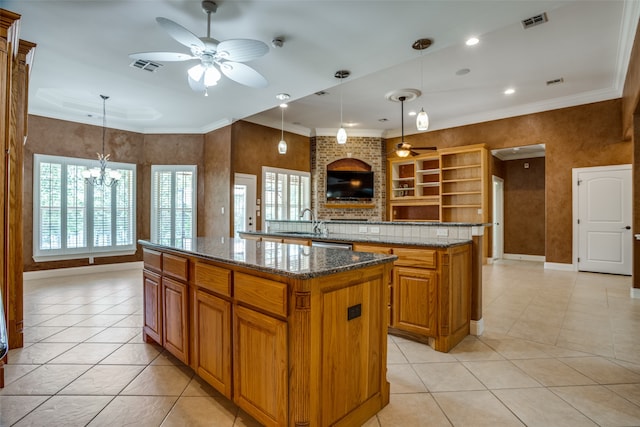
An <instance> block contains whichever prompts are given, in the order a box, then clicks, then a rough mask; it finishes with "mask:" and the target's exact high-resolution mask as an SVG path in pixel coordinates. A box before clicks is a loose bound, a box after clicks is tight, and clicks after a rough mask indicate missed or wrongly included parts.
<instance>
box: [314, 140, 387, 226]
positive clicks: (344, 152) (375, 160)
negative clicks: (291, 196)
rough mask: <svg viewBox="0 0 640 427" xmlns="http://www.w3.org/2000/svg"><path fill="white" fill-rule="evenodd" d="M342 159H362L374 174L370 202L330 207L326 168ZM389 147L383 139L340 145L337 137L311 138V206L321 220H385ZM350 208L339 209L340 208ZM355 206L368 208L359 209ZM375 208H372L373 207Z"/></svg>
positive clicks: (348, 141)
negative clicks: (387, 151) (387, 147)
mask: <svg viewBox="0 0 640 427" xmlns="http://www.w3.org/2000/svg"><path fill="white" fill-rule="evenodd" d="M343 158H354V159H358V160H362V161H363V162H365V163H367V164H369V165H370V166H371V170H372V171H373V172H374V187H375V188H374V198H373V199H372V200H371V201H370V202H369V201H352V202H345V203H338V202H331V203H329V206H327V197H326V185H327V184H326V178H327V165H328V164H329V163H332V162H334V161H336V160H339V159H343ZM386 158H387V156H386V145H385V141H384V139H382V138H376V137H353V136H350V137H349V138H348V140H347V143H346V144H344V145H338V143H337V142H336V138H335V136H316V137H313V138H311V183H312V184H311V185H312V188H311V204H312V208H313V209H314V210H315V211H316V212H317V215H318V218H320V219H336V220H349V219H357V220H361V221H362V220H372V221H382V220H384V219H386V218H385V216H386V215H385V212H386V185H385V183H386V181H387V170H386V169H387V165H386V161H385V159H386ZM341 204H342V205H349V207H339V206H340V205H341ZM354 205H363V206H365V205H366V206H367V207H363V208H358V207H355V208H354V207H353V206H354ZM371 205H373V207H370V206H371Z"/></svg>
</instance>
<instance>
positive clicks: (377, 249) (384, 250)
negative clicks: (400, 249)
mask: <svg viewBox="0 0 640 427" xmlns="http://www.w3.org/2000/svg"><path fill="white" fill-rule="evenodd" d="M353 250H354V251H356V252H373V253H374V254H385V255H389V254H391V248H388V247H386V246H377V245H363V244H360V243H354V244H353Z"/></svg>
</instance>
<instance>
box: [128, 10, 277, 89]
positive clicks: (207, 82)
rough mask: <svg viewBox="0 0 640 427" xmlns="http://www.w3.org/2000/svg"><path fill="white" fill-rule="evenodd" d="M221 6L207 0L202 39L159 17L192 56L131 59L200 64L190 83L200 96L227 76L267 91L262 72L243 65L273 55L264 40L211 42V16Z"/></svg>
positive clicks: (189, 75)
mask: <svg viewBox="0 0 640 427" xmlns="http://www.w3.org/2000/svg"><path fill="white" fill-rule="evenodd" d="M217 8H218V6H217V4H216V3H215V2H213V1H210V0H204V1H203V2H202V10H203V11H204V13H206V14H207V35H206V37H198V36H196V35H195V34H193V33H192V32H191V31H189V30H187V29H186V28H184V27H183V26H181V25H179V24H177V23H175V22H173V21H172V20H170V19H167V18H162V17H158V18H156V22H158V25H160V26H161V27H162V28H163V29H164V30H165V31H166V32H167V33H168V34H169V36H171V37H172V38H173V39H174V40H176V41H177V42H178V43H180V44H182V45H184V46H186V47H188V48H189V50H190V51H191V54H185V53H178V52H139V53H132V54H130V55H129V57H130V58H132V59H138V60H151V61H158V62H176V61H190V60H200V63H199V64H197V65H195V66H193V67H191V68H189V70H188V71H187V81H188V82H189V86H190V87H191V89H193V90H194V91H196V92H204V94H205V96H207V95H208V92H207V89H208V88H209V87H211V86H215V85H216V84H217V83H218V80H220V78H221V77H222V74H224V75H225V76H226V77H228V78H229V79H231V80H233V81H235V82H236V83H240V84H241V85H244V86H249V87H252V88H257V89H260V88H264V87H267V85H268V82H267V79H266V78H264V76H262V74H260V73H259V72H257V71H256V70H254V69H253V68H251V67H249V66H248V65H246V64H243V62H247V61H251V60H252V59H256V58H259V57H261V56H263V55H265V54H266V53H267V52H268V51H269V47H268V46H267V45H266V44H265V43H263V42H261V41H260V40H253V39H229V40H223V41H218V40H216V39H214V38H211V14H212V13H215V12H216V10H217Z"/></svg>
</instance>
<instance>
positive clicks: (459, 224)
mask: <svg viewBox="0 0 640 427" xmlns="http://www.w3.org/2000/svg"><path fill="white" fill-rule="evenodd" d="M266 221H272V222H289V223H291V224H300V223H305V222H306V223H311V221H305V220H295V219H274V220H270V219H268V220H266ZM322 221H324V222H325V224H351V225H355V224H367V225H399V226H403V225H424V226H427V227H481V226H484V227H490V226H491V225H492V224H491V223H487V222H426V221H341V220H339V219H337V220H333V219H331V220H322Z"/></svg>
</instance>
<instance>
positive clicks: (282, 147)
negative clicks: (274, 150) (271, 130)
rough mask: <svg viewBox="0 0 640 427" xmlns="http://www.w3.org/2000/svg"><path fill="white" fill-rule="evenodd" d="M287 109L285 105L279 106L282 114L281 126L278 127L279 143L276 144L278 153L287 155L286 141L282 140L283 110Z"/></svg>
mask: <svg viewBox="0 0 640 427" xmlns="http://www.w3.org/2000/svg"><path fill="white" fill-rule="evenodd" d="M285 108H287V104H280V111H281V112H282V125H281V127H280V129H281V130H280V142H278V153H280V154H287V141H285V140H284V109H285Z"/></svg>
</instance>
